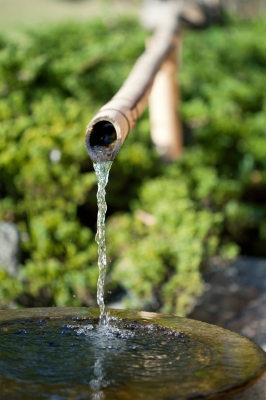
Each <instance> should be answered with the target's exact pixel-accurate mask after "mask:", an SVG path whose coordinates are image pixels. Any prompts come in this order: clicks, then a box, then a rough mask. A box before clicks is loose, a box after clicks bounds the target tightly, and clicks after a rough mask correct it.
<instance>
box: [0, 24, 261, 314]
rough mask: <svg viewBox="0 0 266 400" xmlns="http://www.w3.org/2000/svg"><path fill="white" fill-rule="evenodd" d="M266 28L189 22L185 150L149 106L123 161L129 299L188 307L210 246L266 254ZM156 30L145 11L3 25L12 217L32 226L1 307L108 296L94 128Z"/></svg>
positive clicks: (119, 271)
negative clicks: (18, 34)
mask: <svg viewBox="0 0 266 400" xmlns="http://www.w3.org/2000/svg"><path fill="white" fill-rule="evenodd" d="M265 28H266V21H265V20H258V21H253V22H245V23H244V22H241V21H231V22H229V23H228V25H226V26H225V27H216V28H211V29H209V30H206V31H204V32H197V33H193V32H187V33H186V35H185V38H184V46H183V64H182V65H183V66H182V70H181V73H180V80H181V90H182V99H183V101H182V105H181V118H182V123H183V126H184V132H185V135H186V137H188V139H189V138H190V140H187V139H186V140H187V142H188V146H187V148H186V150H185V151H184V155H183V157H182V159H181V160H179V161H176V162H174V163H172V164H170V165H163V164H161V163H160V161H159V157H158V155H157V153H156V151H155V149H153V148H152V146H151V144H150V138H149V129H150V128H149V120H148V113H147V112H146V113H145V114H144V116H143V117H142V119H141V120H140V121H139V123H138V125H137V127H136V129H135V130H134V132H132V133H131V134H130V135H129V138H128V139H127V141H126V143H125V144H124V145H123V148H122V150H121V152H120V153H119V155H118V156H117V158H116V160H115V162H114V163H113V166H112V169H111V172H110V179H109V183H108V187H107V203H108V218H107V253H108V254H107V255H108V263H109V262H110V261H111V263H109V264H108V265H110V268H108V276H107V287H108V289H107V290H113V289H114V288H115V285H118V287H120V288H124V289H125V290H126V303H127V306H128V307H132V308H136V307H137V308H142V309H143V308H144V309H152V310H163V311H165V312H172V313H176V314H179V315H184V314H185V313H187V312H188V311H189V310H190V309H191V308H192V307H193V303H194V301H195V297H196V296H197V295H199V294H200V292H201V290H202V283H201V271H202V270H203V269H204V266H205V265H206V263H207V261H208V259H209V258H210V257H217V256H219V257H220V258H221V259H226V260H228V259H232V258H234V257H235V256H236V255H237V253H238V251H239V250H238V249H239V248H240V249H241V251H242V252H243V253H247V254H252V255H266V250H265V248H264V247H265V246H263V243H264V241H265V237H266V225H265V216H266V209H265V196H264V193H265V185H266V161H265V157H264V155H265V146H264V139H265V136H266V134H265V122H266V121H265V118H266V117H265V115H264V114H265V104H266V97H265V96H266V95H265V94H264V91H263V89H262V88H263V87H264V85H265V83H266V74H265V67H266V40H265V39H264V32H265ZM125 36H129V37H130V41H128V45H127V46H124V38H125ZM258 37H260V40H258V39H257V38H258ZM144 42H145V34H144V32H143V31H142V29H141V28H140V27H139V25H138V23H136V22H135V21H133V20H120V21H118V22H116V23H112V24H109V25H108V26H106V25H105V24H104V23H102V22H97V21H96V22H91V23H90V24H78V25H77V24H68V25H64V24H63V25H58V26H55V27H50V28H49V29H47V30H42V31H34V32H30V33H29V37H28V41H27V42H26V43H24V44H19V43H14V42H10V41H9V40H7V39H5V38H1V39H0V151H1V157H0V219H5V220H13V221H15V223H17V224H18V226H19V229H20V231H21V234H22V240H23V241H22V260H21V263H22V265H21V269H20V274H19V276H18V277H16V278H14V277H9V276H8V274H7V273H6V272H5V270H4V269H2V272H1V274H2V280H4V284H3V285H2V289H1V291H0V304H1V306H2V307H5V306H7V305H8V303H10V302H13V303H12V304H17V305H18V306H25V305H26V306H31V305H35V306H36V305H40V306H44V305H81V304H84V305H94V304H95V299H96V295H95V292H96V282H97V276H98V271H97V247H96V244H95V242H94V234H95V222H96V213H97V209H96V179H95V175H94V172H93V171H92V163H91V161H90V160H89V158H88V156H87V154H86V151H85V147H84V131H85V127H86V125H87V123H88V122H89V121H90V119H91V117H92V116H93V114H94V113H95V112H96V111H97V110H98V109H99V108H100V107H101V106H102V105H103V104H104V103H105V102H106V101H108V100H109V99H110V98H111V97H112V96H113V95H114V94H115V92H116V91H117V89H118V88H119V87H120V85H121V84H122V82H123V80H124V79H125V78H126V76H127V74H128V72H129V71H130V68H131V67H132V65H133V63H134V61H135V60H136V58H137V57H138V56H139V55H140V54H141V52H142V51H143V48H144ZM14 302H15V303H14Z"/></svg>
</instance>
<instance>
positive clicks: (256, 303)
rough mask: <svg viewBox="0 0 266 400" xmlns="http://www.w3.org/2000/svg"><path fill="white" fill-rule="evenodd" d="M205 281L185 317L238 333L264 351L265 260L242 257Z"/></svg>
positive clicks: (265, 320) (265, 335)
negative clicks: (203, 286) (199, 294)
mask: <svg viewBox="0 0 266 400" xmlns="http://www.w3.org/2000/svg"><path fill="white" fill-rule="evenodd" d="M204 280H205V291H204V293H203V295H202V296H201V297H200V298H199V299H198V302H197V305H196V307H195V309H194V310H193V312H192V313H191V314H190V315H188V318H193V319H197V320H200V321H204V322H208V323H210V324H215V325H218V326H221V327H223V328H226V329H230V330H232V331H234V332H238V333H240V334H241V335H243V336H245V337H247V338H249V339H251V340H253V341H254V342H255V343H257V344H258V345H260V346H261V347H262V348H263V349H264V350H265V351H266V307H265V304H266V260H265V259H255V258H251V257H242V258H239V259H238V260H237V261H236V262H234V263H233V264H232V265H230V266H229V267H228V268H226V269H221V268H219V267H217V268H216V269H214V270H213V271H212V272H210V273H208V274H206V275H205V276H204Z"/></svg>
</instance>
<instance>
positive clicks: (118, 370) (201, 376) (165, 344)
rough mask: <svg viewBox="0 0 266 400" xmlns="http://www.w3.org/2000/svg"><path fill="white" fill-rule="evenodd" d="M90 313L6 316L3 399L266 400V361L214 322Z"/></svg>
mask: <svg viewBox="0 0 266 400" xmlns="http://www.w3.org/2000/svg"><path fill="white" fill-rule="evenodd" d="M109 312H110V321H109V324H108V326H99V324H98V322H99V311H98V310H96V309H90V308H35V309H22V310H13V311H0V398H1V399H12V400H15V399H50V400H61V399H75V400H76V399H93V400H102V399H106V400H116V399H117V400H133V399H134V400H138V399H139V400H141V399H145V400H151V399H152V400H157V399H160V400H163V399H164V400H175V399H176V400H177V399H235V400H252V399H254V400H265V399H266V378H265V371H266V355H265V353H264V352H263V351H262V349H261V348H260V347H259V346H257V345H256V344H254V343H253V342H251V341H250V340H248V339H246V338H244V337H242V336H240V335H238V334H236V333H233V332H230V331H228V330H225V329H222V328H219V327H217V326H214V325H210V324H207V323H203V322H199V321H195V320H190V319H186V318H179V317H172V316H167V315H162V314H155V313H148V312H133V311H118V310H109Z"/></svg>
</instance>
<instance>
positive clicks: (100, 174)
mask: <svg viewBox="0 0 266 400" xmlns="http://www.w3.org/2000/svg"><path fill="white" fill-rule="evenodd" d="M111 165H112V161H106V162H102V163H93V167H94V169H95V173H96V176H97V180H98V192H97V204H98V216H97V233H96V237H95V240H96V242H97V244H98V266H99V278H98V284H97V303H98V305H99V308H100V324H102V325H105V324H106V323H107V315H106V314H105V312H104V310H105V305H104V281H105V275H106V244H105V214H106V210H107V205H106V201H105V194H106V193H105V187H106V185H107V182H108V176H109V171H110V168H111Z"/></svg>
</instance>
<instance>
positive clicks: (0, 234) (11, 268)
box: [0, 222, 20, 275]
mask: <svg viewBox="0 0 266 400" xmlns="http://www.w3.org/2000/svg"><path fill="white" fill-rule="evenodd" d="M19 244H20V235H19V231H18V229H17V226H16V225H15V224H13V223H11V222H0V267H1V266H5V267H6V268H7V271H8V273H9V274H10V275H16V273H17V271H18V265H19V250H20V246H19Z"/></svg>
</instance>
